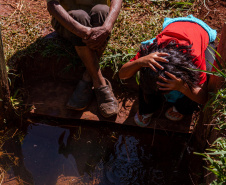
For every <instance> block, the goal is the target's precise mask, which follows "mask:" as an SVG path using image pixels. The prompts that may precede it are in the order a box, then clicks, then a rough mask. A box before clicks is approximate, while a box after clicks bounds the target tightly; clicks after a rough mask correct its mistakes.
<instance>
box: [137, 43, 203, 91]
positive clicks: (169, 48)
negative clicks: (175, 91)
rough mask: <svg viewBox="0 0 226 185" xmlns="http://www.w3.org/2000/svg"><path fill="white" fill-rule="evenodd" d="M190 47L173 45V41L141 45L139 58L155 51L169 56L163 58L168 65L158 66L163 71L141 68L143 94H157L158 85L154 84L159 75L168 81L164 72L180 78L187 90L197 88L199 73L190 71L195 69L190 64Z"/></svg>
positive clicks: (161, 63) (191, 58) (191, 57)
mask: <svg viewBox="0 0 226 185" xmlns="http://www.w3.org/2000/svg"><path fill="white" fill-rule="evenodd" d="M191 47H192V45H189V46H184V45H180V44H178V43H175V41H171V42H169V43H162V44H160V45H158V44H157V41H156V40H155V41H154V43H153V44H151V45H142V46H141V48H140V53H141V57H142V56H146V55H148V54H150V53H154V52H157V51H158V52H164V53H168V54H169V56H165V57H163V58H166V59H168V60H169V63H164V62H160V65H161V66H163V67H164V69H163V70H160V69H158V68H156V69H157V70H158V72H157V73H156V72H154V71H153V70H152V69H151V68H149V67H143V68H141V70H140V87H141V88H142V90H143V92H144V93H145V94H153V93H159V90H158V85H157V84H156V82H157V81H161V80H160V79H159V75H161V76H163V77H165V78H168V79H169V77H168V76H167V75H166V74H165V71H168V72H170V73H171V74H173V75H175V76H176V77H178V78H181V79H182V80H183V81H184V82H185V83H187V85H188V86H189V88H192V87H195V86H197V84H198V83H199V81H200V79H199V72H198V71H194V70H191V69H196V66H195V65H194V64H193V62H192V60H193V58H194V57H193V56H192V55H191V52H192V49H191ZM160 92H163V91H160Z"/></svg>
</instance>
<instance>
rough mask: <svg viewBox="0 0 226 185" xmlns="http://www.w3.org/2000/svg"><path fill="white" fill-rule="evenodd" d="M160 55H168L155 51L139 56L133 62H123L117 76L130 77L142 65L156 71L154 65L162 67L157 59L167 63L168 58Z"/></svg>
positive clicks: (121, 77)
mask: <svg viewBox="0 0 226 185" xmlns="http://www.w3.org/2000/svg"><path fill="white" fill-rule="evenodd" d="M161 56H168V54H167V53H159V52H155V53H151V54H149V55H146V56H144V57H140V58H138V59H137V60H135V61H133V62H127V63H125V64H124V65H123V66H122V68H121V69H120V71H119V78H120V79H128V78H130V77H132V76H133V75H134V74H135V73H136V72H137V71H139V70H140V68H142V67H150V68H151V69H152V70H153V71H155V72H157V70H156V69H155V67H157V68H159V69H161V70H162V69H163V67H162V66H161V65H160V64H159V63H158V62H157V61H159V62H165V63H167V62H168V60H167V59H165V58H162V57H161Z"/></svg>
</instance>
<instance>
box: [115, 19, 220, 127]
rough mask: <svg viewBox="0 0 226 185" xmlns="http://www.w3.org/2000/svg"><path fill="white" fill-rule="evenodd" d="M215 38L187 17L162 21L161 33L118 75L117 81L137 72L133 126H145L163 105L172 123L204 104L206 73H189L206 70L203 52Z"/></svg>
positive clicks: (214, 33)
mask: <svg viewBox="0 0 226 185" xmlns="http://www.w3.org/2000/svg"><path fill="white" fill-rule="evenodd" d="M215 38H216V31H215V30H212V29H211V28H210V27H209V26H208V25H207V24H205V23H204V22H202V21H201V20H199V19H197V18H195V17H193V16H192V15H190V16H188V17H181V18H175V19H169V18H167V19H165V22H164V24H163V31H162V32H161V33H160V34H159V35H157V36H156V38H154V39H151V40H149V41H145V42H143V43H142V45H141V47H140V51H139V52H138V53H137V55H136V56H135V57H134V58H133V59H131V60H130V61H129V62H127V63H126V64H124V65H123V66H122V68H121V69H120V71H119V77H120V78H121V79H127V78H130V77H132V76H133V75H134V74H135V73H136V72H137V71H140V84H139V110H138V111H137V113H136V115H135V117H134V120H135V122H136V124H137V125H139V126H141V127H145V126H148V124H149V123H150V121H151V116H152V115H153V113H154V112H155V111H156V110H158V109H159V108H161V107H162V105H163V103H164V102H165V101H169V102H171V103H172V104H173V106H172V107H171V108H169V109H168V110H167V111H166V113H165V116H166V117H167V118H168V119H170V120H173V121H178V120H181V119H182V118H183V117H184V115H186V114H192V113H193V111H194V110H196V109H197V108H198V105H200V104H205V103H206V101H207V94H208V93H207V76H206V73H203V72H197V71H195V70H192V69H200V70H206V61H205V50H206V49H207V46H208V44H209V43H210V42H213V41H214V40H215Z"/></svg>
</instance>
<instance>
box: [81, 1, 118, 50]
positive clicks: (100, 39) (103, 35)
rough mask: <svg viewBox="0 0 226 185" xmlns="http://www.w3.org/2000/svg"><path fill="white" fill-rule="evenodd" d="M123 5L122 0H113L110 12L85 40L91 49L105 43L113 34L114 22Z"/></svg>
mask: <svg viewBox="0 0 226 185" xmlns="http://www.w3.org/2000/svg"><path fill="white" fill-rule="evenodd" d="M121 6H122V0H112V1H111V6H110V11H109V14H108V16H107V18H106V20H105V22H104V24H103V25H102V26H100V27H95V28H92V34H91V36H90V38H89V39H87V40H83V42H85V43H86V44H87V46H88V47H90V48H91V49H98V48H100V47H101V46H102V45H104V43H105V41H106V39H107V37H108V36H109V35H110V34H111V31H112V29H113V26H114V23H115V21H116V19H117V17H118V15H119V12H120V9H121Z"/></svg>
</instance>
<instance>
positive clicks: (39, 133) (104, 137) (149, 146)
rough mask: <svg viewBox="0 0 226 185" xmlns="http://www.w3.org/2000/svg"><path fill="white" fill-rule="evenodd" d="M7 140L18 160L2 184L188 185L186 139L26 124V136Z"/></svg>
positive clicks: (128, 129) (132, 130)
mask: <svg viewBox="0 0 226 185" xmlns="http://www.w3.org/2000/svg"><path fill="white" fill-rule="evenodd" d="M14 138H15V139H12V140H10V141H8V142H7V143H6V145H5V151H7V152H8V153H13V154H14V155H15V156H16V157H17V165H15V164H14V163H11V164H10V165H8V169H7V175H5V183H3V184H14V183H15V177H17V179H20V182H22V181H25V182H27V183H29V184H37V185H55V184H76V185H77V184H95V185H97V184H98V185H148V184H151V185H152V184H153V185H155V184H156V185H164V184H174V185H177V184H178V185H183V184H192V183H191V181H190V178H189V173H188V163H189V159H188V157H187V149H186V143H187V141H188V140H189V138H190V136H189V135H180V134H175V133H166V132H164V131H153V130H151V129H142V128H134V127H128V126H127V127H124V126H121V127H120V126H114V125H113V126H112V125H111V126H110V125H109V126H106V125H105V126H101V125H93V126H90V125H89V126H88V125H84V124H83V125H74V126H73V127H72V126H64V127H56V126H47V125H44V124H36V125H30V126H29V127H28V129H27V133H26V135H25V137H24V138H22V139H21V138H16V137H14Z"/></svg>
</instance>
